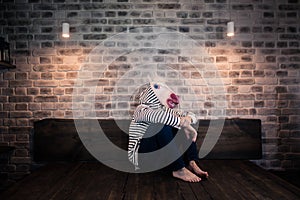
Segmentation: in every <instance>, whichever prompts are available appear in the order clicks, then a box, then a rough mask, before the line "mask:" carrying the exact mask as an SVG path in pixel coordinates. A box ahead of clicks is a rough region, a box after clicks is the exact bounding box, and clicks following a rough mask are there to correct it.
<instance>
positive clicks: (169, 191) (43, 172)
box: [0, 160, 300, 200]
mask: <svg viewBox="0 0 300 200" xmlns="http://www.w3.org/2000/svg"><path fill="white" fill-rule="evenodd" d="M200 165H201V168H203V169H205V170H207V171H208V172H209V178H208V179H207V180H202V181H201V182H200V183H187V182H184V181H181V180H179V179H176V178H173V177H172V176H171V174H170V173H167V172H165V171H163V170H161V171H156V172H151V173H141V174H134V173H132V174H130V173H125V172H120V171H117V170H114V169H111V168H109V167H106V166H105V165H103V164H101V163H73V164H72V163H69V164H67V163H64V164H62V163H60V164H52V165H47V166H45V167H42V168H41V169H39V170H37V171H35V172H34V173H32V174H31V175H29V176H28V177H26V178H25V179H23V180H22V181H20V182H18V183H17V184H15V186H13V187H11V188H9V189H8V190H7V191H5V192H4V193H2V194H0V199H1V200H19V199H22V200H26V199H30V200H36V199H39V200H49V199H53V200H61V199H72V200H78V199H100V200H107V199H108V200H126V199H127V200H132V199H136V200H140V199H142V200H148V199H149V200H150V199H151V200H165V199H166V200H169V199H172V200H183V199H185V200H197V199H198V200H200V199H201V200H202V199H204V200H206V199H211V200H226V199H230V200H232V199H247V200H248V199H250V200H251V199H259V200H260V199H263V200H265V199H272V200H277V199H280V200H281V199H283V200H284V199H292V200H297V199H300V189H299V188H297V187H295V186H293V185H291V184H289V183H287V182H286V181H284V180H282V179H280V178H278V177H276V176H275V175H273V174H271V173H270V172H268V171H266V170H263V169H261V168H259V167H258V166H256V165H254V164H252V163H250V162H249V161H239V160H205V161H202V162H201V164H200Z"/></svg>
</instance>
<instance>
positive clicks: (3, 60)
mask: <svg viewBox="0 0 300 200" xmlns="http://www.w3.org/2000/svg"><path fill="white" fill-rule="evenodd" d="M15 67H16V66H14V65H12V64H11V59H10V48H9V43H8V42H5V41H4V38H3V37H0V69H7V68H15Z"/></svg>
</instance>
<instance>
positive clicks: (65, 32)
mask: <svg viewBox="0 0 300 200" xmlns="http://www.w3.org/2000/svg"><path fill="white" fill-rule="evenodd" d="M62 37H64V38H69V37H70V25H69V23H66V22H64V23H62Z"/></svg>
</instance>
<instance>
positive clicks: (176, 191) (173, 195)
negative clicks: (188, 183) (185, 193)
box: [154, 170, 183, 200]
mask: <svg viewBox="0 0 300 200" xmlns="http://www.w3.org/2000/svg"><path fill="white" fill-rule="evenodd" d="M178 181H179V180H177V179H175V178H173V177H172V176H171V174H170V173H168V172H165V171H163V170H161V171H159V172H158V173H157V175H156V176H155V179H154V191H155V198H154V199H155V200H167V199H172V200H173V199H174V200H181V199H183V198H182V196H181V194H180V188H179V185H178Z"/></svg>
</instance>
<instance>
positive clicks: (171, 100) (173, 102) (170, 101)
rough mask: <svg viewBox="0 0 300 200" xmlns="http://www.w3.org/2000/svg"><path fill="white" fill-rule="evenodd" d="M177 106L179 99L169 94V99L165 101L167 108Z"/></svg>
mask: <svg viewBox="0 0 300 200" xmlns="http://www.w3.org/2000/svg"><path fill="white" fill-rule="evenodd" d="M177 104H179V97H178V96H177V95H176V94H174V93H172V94H170V97H169V98H168V99H167V105H168V106H169V108H175V106H176V105H177Z"/></svg>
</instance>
